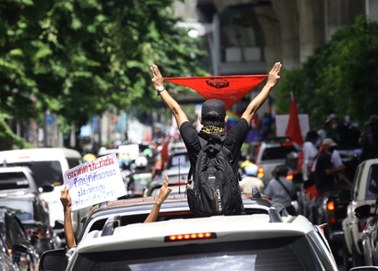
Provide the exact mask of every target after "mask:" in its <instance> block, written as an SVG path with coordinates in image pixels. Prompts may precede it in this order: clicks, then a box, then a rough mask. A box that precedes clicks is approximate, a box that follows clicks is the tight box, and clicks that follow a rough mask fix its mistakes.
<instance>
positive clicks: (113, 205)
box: [78, 193, 271, 240]
mask: <svg viewBox="0 0 378 271" xmlns="http://www.w3.org/2000/svg"><path fill="white" fill-rule="evenodd" d="M155 200H156V197H140V198H129V199H121V200H116V201H109V202H105V203H102V204H100V205H97V206H94V207H93V208H92V210H91V211H90V212H89V213H88V215H87V217H86V220H85V222H84V225H83V229H82V231H81V232H80V234H79V238H78V240H81V239H82V238H83V237H84V236H85V235H87V234H88V232H89V231H92V230H93V229H99V228H102V226H103V225H104V224H105V223H106V220H107V219H109V218H110V219H111V218H112V217H114V216H119V218H120V223H121V225H125V224H131V223H139V222H143V221H144V219H145V218H146V217H147V215H148V214H149V213H150V211H151V209H152V206H153V204H154V202H155ZM243 203H244V208H245V209H246V212H247V213H249V214H251V213H268V212H269V207H270V206H271V205H270V203H269V202H267V201H265V200H261V199H251V198H250V195H248V194H247V195H245V194H243ZM192 217H193V214H192V212H191V211H190V208H189V205H188V201H187V196H186V193H183V194H174V195H170V196H168V198H167V199H166V200H165V201H164V203H163V204H162V205H161V208H160V212H159V216H158V220H167V219H172V218H192Z"/></svg>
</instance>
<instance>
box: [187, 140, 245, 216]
mask: <svg viewBox="0 0 378 271" xmlns="http://www.w3.org/2000/svg"><path fill="white" fill-rule="evenodd" d="M199 139H200V143H201V150H200V152H199V154H198V158H197V162H196V165H195V168H194V169H193V168H191V169H190V172H189V177H188V180H190V178H191V176H192V174H193V186H192V189H190V188H188V189H187V196H188V204H189V207H190V210H191V211H192V212H193V214H194V215H195V216H211V215H222V214H223V215H234V214H241V212H242V199H241V193H240V186H239V174H238V172H237V171H236V172H235V171H234V170H233V168H232V165H231V162H232V161H233V160H232V159H233V158H232V155H231V152H230V151H229V150H228V149H227V148H226V147H225V146H223V141H224V135H222V136H221V137H219V138H212V137H211V138H208V139H207V140H206V139H203V138H202V137H201V136H200V137H199Z"/></svg>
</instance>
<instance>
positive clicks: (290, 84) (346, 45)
mask: <svg viewBox="0 0 378 271" xmlns="http://www.w3.org/2000/svg"><path fill="white" fill-rule="evenodd" d="M377 53H378V23H377V22H375V21H370V20H368V19H366V18H365V17H358V18H357V19H356V21H355V22H354V23H353V24H352V25H349V26H345V27H343V28H340V29H339V30H338V31H337V32H336V33H335V34H334V35H333V36H332V39H331V40H330V41H329V42H328V43H326V44H324V45H322V46H320V47H319V48H317V49H316V50H315V52H314V54H313V55H312V56H311V57H309V59H308V60H307V61H306V62H305V63H304V64H303V66H302V67H301V68H299V69H296V70H290V71H286V72H284V73H283V75H282V81H281V82H280V84H279V85H278V89H277V95H278V97H279V99H277V100H278V103H277V104H278V107H279V109H280V111H282V112H288V108H289V101H290V99H289V97H290V96H289V92H294V93H295V97H296V99H297V101H298V110H299V112H300V113H308V114H309V115H310V117H311V127H313V128H321V127H323V126H324V120H325V118H326V116H327V115H328V114H329V113H332V112H335V113H337V114H338V115H339V116H340V117H342V116H345V115H350V116H351V117H352V119H353V120H356V121H358V123H359V124H360V125H362V124H363V123H364V122H365V121H366V120H367V119H368V117H369V116H370V115H371V114H373V113H375V112H376V104H377V103H378V95H377V94H376V90H377V89H378V59H377V58H376V55H377ZM285 97H286V99H285Z"/></svg>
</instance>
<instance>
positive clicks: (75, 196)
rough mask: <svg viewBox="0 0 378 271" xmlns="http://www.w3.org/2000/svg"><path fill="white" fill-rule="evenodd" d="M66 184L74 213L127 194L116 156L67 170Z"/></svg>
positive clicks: (101, 158) (65, 175) (102, 158)
mask: <svg viewBox="0 0 378 271" xmlns="http://www.w3.org/2000/svg"><path fill="white" fill-rule="evenodd" d="M64 183H65V184H66V185H68V187H69V191H70V196H71V199H72V211H75V210H78V209H81V208H85V207H88V206H92V205H94V204H97V203H101V202H104V201H108V200H114V199H117V198H118V197H121V196H123V195H125V194H126V188H125V185H124V183H123V180H122V177H121V172H120V169H119V167H118V160H117V158H116V156H115V154H111V155H107V156H103V157H100V158H98V159H96V160H93V161H89V162H87V163H84V164H80V165H78V166H76V167H74V168H72V169H69V170H67V171H66V172H65V173H64Z"/></svg>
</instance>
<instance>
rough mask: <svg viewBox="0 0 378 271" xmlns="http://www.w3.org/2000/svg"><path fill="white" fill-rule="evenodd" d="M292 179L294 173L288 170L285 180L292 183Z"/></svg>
mask: <svg viewBox="0 0 378 271" xmlns="http://www.w3.org/2000/svg"><path fill="white" fill-rule="evenodd" d="M293 179H294V171H292V170H289V172H288V173H287V175H286V180H288V181H292V180H293Z"/></svg>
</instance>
